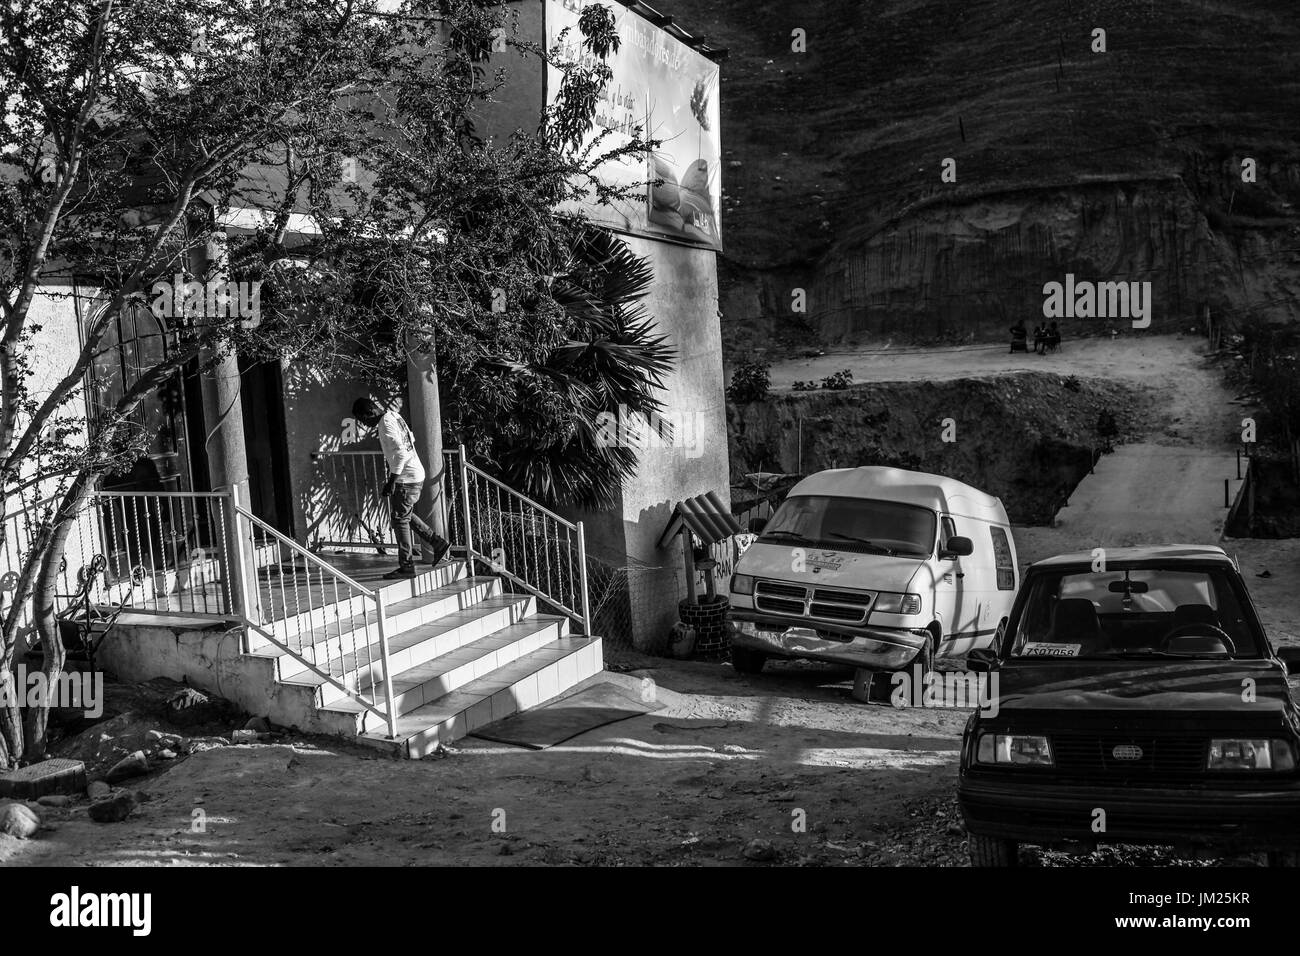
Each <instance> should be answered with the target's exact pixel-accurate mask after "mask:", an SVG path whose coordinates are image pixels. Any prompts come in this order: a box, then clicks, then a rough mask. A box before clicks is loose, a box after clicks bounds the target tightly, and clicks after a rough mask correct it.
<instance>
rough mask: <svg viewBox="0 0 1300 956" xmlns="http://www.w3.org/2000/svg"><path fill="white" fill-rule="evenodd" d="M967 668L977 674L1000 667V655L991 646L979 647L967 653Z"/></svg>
mask: <svg viewBox="0 0 1300 956" xmlns="http://www.w3.org/2000/svg"><path fill="white" fill-rule="evenodd" d="M966 669H967V670H968V671H974V672H975V673H977V674H980V673H985V674H986V673H988V672H989V671H995V670H997V669H998V655H997V652H996V651H994V650H993V648H991V647H977V648H975V650H973V651H971V652H970V653H969V654H967V655H966Z"/></svg>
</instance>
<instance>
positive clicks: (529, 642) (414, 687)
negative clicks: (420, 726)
mask: <svg viewBox="0 0 1300 956" xmlns="http://www.w3.org/2000/svg"><path fill="white" fill-rule="evenodd" d="M568 624H569V619H568V618H564V617H552V616H549V615H534V616H533V617H530V618H528V619H526V620H523V621H520V622H519V623H518V624H511V625H510V626H509V627H503V628H501V629H500V630H496V631H493V632H492V633H490V634H488V635H486V636H485V637H480V638H479V639H478V640H476V641H471V642H470V643H468V644H464V645H462V646H461V647H458V648H457V649H456V650H454V651H451V652H450V653H447V654H439V655H438V656H437V657H435V658H433V659H432V660H430V661H427V662H425V663H423V664H417V665H415V666H414V667H410V668H407V669H406V670H403V671H400V672H397V671H396V669H395V673H394V676H393V695H394V696H395V697H396V699H397V712H398V713H399V714H405V713H408V712H410V711H412V710H415V709H416V708H417V707H422V706H424V705H425V704H429V703H432V702H434V701H436V700H437V699H438V698H439V697H442V696H444V695H446V694H449V693H451V692H452V691H454V690H457V689H458V688H460V687H463V686H465V685H466V684H468V683H470V682H471V681H474V680H477V679H478V678H480V677H487V676H488V675H489V674H491V673H492V671H495V670H497V669H498V668H501V667H504V666H506V665H507V664H510V663H512V662H513V661H516V660H518V659H519V658H521V657H523V656H525V655H527V654H531V653H532V652H533V651H536V650H540V649H541V648H542V647H544V646H546V645H547V644H551V643H553V642H554V641H556V640H558V639H560V638H562V637H566V636H567V634H568ZM305 676H306V677H308V678H311V679H313V680H316V681H320V678H318V677H316V675H315V674H311V673H308V674H307V675H305ZM375 679H376V686H375V688H374V694H373V698H372V699H374V700H375V702H376V703H378V704H379V705H380V706H381V707H382V708H383V709H385V710H387V708H386V707H384V705H383V701H384V700H385V697H384V693H383V685H382V683H379V680H380V675H379V674H378V673H376V675H375ZM322 683H323V682H322ZM320 691H321V699H322V701H323V706H324V708H326V709H328V710H341V711H351V712H352V713H357V714H359V713H361V712H362V711H363V710H364V709H365V708H363V707H362V706H361V705H360V704H358V703H357V702H356V701H355V700H353V699H352V698H351V697H348V696H347V695H346V694H344V693H343V692H342V691H341V690H339V689H338V688H337V687H334V686H333V685H330V684H324V686H322V687H321V688H320Z"/></svg>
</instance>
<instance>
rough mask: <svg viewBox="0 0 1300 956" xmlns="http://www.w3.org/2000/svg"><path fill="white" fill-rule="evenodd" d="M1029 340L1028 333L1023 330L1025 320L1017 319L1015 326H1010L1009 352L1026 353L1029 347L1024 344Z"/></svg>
mask: <svg viewBox="0 0 1300 956" xmlns="http://www.w3.org/2000/svg"><path fill="white" fill-rule="evenodd" d="M1028 338H1029V331H1028V330H1027V329H1026V328H1025V320H1024V319H1019V320H1017V321H1016V324H1015V325H1013V326H1011V351H1013V352H1028V351H1029V346H1028V345H1027V344H1026V342H1027V340H1028Z"/></svg>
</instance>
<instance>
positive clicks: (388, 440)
mask: <svg viewBox="0 0 1300 956" xmlns="http://www.w3.org/2000/svg"><path fill="white" fill-rule="evenodd" d="M379 447H380V448H382V449H383V450H384V461H385V462H387V463H388V473H389V474H390V475H396V476H397V480H398V481H399V482H401V483H402V484H404V485H409V484H424V477H425V476H424V465H423V464H422V463H421V462H420V456H419V455H418V454H417V453H416V451H415V438H414V436H412V435H411V429H410V427H409V426H408V425H407V424H406V422H405V420H403V418H402V416H401V415H399V414H397V412H395V411H393V410H391V409H390V410H389V411H386V412H384V417H383V418H381V419H380V420H379Z"/></svg>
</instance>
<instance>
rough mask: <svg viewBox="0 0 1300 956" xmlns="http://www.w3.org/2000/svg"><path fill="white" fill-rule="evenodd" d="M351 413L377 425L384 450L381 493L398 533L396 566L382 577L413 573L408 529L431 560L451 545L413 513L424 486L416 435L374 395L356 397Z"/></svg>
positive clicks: (436, 559)
mask: <svg viewBox="0 0 1300 956" xmlns="http://www.w3.org/2000/svg"><path fill="white" fill-rule="evenodd" d="M352 416H353V417H354V418H355V419H356V420H357V421H359V422H361V423H362V424H363V425H365V426H366V427H367V428H376V426H377V431H378V432H379V446H380V448H382V449H383V451H384V462H385V463H386V464H387V466H388V480H387V481H386V482H385V483H384V495H385V496H386V497H387V498H388V501H389V504H390V505H391V506H392V509H393V534H394V535H396V537H397V568H396V569H395V570H393V571H389V572H388V573H387V574H385V575H384V577H385V578H390V579H391V578H413V577H415V573H416V572H415V560H416V554H415V542H414V540H413V539H412V537H411V532H412V531H414V532H415V533H416V534H418V535H419V536H420V537H421V538H422V539H423V540H424V541H425V542H426V543H427V544H428V545H429V547H430V548H432V549H433V561H432V563H433V564H437V563H438V562H439V561H441V560H442V559H443V558H444V557H446V555H447V552H448V551H450V550H451V545H450V544H449V543H448V542H447V541H444V540H443V539H442V538H441V537H439V536H438V535H437V534H436V533H435V532H434V530H433V529H432V528H430V527H429V525H428V524H427V523H426V522H425V520H424V519H423V518H421V517H420V516H419V515H418V514H416V513H415V506H416V504H417V503H418V502H419V500H420V494H421V492H422V490H423V488H424V479H425V473H424V465H423V463H421V461H420V456H419V455H418V454H417V453H416V451H415V439H414V438H413V437H412V436H411V429H410V426H408V425H407V424H406V422H405V421H404V420H403V419H402V416H401V415H399V414H398V413H397V412H396V411H395V410H393V409H391V408H390V409H388V410H387V411H385V409H384V406H382V405H380V404H379V402H377V401H375V400H374V399H373V398H358V399H357V400H356V401H355V402H353V403H352Z"/></svg>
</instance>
